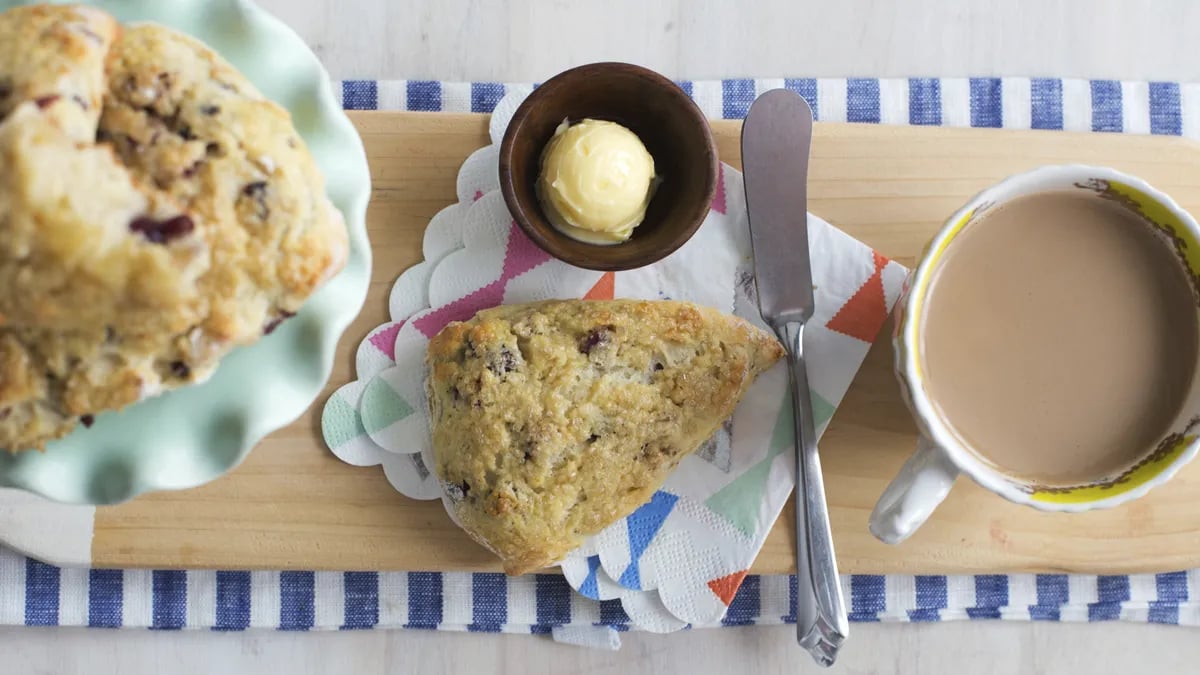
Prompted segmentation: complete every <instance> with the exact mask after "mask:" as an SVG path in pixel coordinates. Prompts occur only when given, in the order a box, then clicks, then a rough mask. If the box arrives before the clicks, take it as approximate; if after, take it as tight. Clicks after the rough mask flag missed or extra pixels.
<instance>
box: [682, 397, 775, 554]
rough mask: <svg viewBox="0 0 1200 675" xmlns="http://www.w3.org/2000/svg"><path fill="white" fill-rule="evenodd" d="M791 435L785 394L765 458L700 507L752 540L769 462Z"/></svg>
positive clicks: (769, 468) (769, 470) (768, 474)
mask: <svg viewBox="0 0 1200 675" xmlns="http://www.w3.org/2000/svg"><path fill="white" fill-rule="evenodd" d="M794 435H795V431H794V430H793V428H792V401H791V397H790V395H789V396H788V398H787V399H786V400H785V401H784V404H783V406H782V407H781V408H780V410H779V417H777V418H776V419H775V429H774V431H773V432H772V433H771V445H770V446H769V447H770V449H769V451H768V452H767V457H766V459H764V460H762V461H760V462H759V463H758V464H755V465H754V466H752V467H750V468H749V469H748V470H747V471H746V472H745V473H743V474H742V475H740V476H738V477H737V478H735V479H734V481H733V482H732V483H730V484H729V485H726V486H725V487H723V488H721V489H720V490H719V491H718V492H717V493H716V494H714V495H713V496H711V497H709V498H708V499H707V500H705V502H704V505H705V506H707V507H708V508H709V509H711V510H712V511H713V512H714V513H717V514H718V515H720V516H722V517H724V518H725V519H726V520H728V521H729V522H730V524H732V525H733V526H734V527H736V528H737V529H738V530H740V531H741V532H742V534H745V535H746V536H747V537H753V536H754V530H755V527H754V526H755V523H756V521H757V520H758V510H759V505H760V504H761V503H762V494H763V491H764V490H765V489H766V487H767V478H768V476H770V473H771V463H772V462H774V461H775V458H776V457H778V456H779V455H780V454H781V453H782V452H783V451H784V450H786V449H787V448H789V447H791V445H792V437H793V436H794Z"/></svg>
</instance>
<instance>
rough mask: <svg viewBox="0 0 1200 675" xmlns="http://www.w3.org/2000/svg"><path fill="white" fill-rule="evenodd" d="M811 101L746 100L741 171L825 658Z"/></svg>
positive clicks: (828, 639)
mask: <svg viewBox="0 0 1200 675" xmlns="http://www.w3.org/2000/svg"><path fill="white" fill-rule="evenodd" d="M812 123H813V118H812V109H811V108H809V106H808V103H806V102H805V100H804V99H803V98H801V97H800V96H799V95H798V94H796V93H794V92H791V91H788V90H786V89H775V90H772V91H768V92H766V93H764V94H763V95H761V96H759V97H758V99H757V100H755V101H754V103H753V105H751V106H750V111H749V113H748V114H747V115H746V121H745V123H744V124H743V126H742V171H743V179H744V181H745V187H746V207H747V211H748V214H749V220H750V242H751V247H752V249H753V254H754V281H755V288H756V290H757V293H758V306H759V311H760V312H761V313H762V317H763V320H764V321H765V322H766V323H767V324H768V325H769V326H771V328H772V329H773V330H774V331H775V333H776V335H778V336H779V339H780V341H781V342H782V343H783V345H784V347H785V348H786V349H787V352H788V365H789V372H790V374H791V380H792V405H793V413H794V418H793V422H794V425H795V433H796V572H797V582H798V583H797V593H796V637H797V640H798V641H799V643H800V645H801V646H803V647H804V648H805V649H807V650H808V651H809V652H810V653H811V654H812V655H813V658H814V659H815V660H816V661H817V662H818V663H820V664H821V665H824V666H829V665H832V664H833V662H834V660H835V659H836V658H837V652H838V649H839V648H840V647H841V645H842V642H843V641H844V640H845V639H846V635H847V634H848V633H849V626H848V623H847V617H846V609H845V603H844V600H843V598H842V587H841V583H840V582H839V580H838V574H837V560H836V558H835V556H834V551H833V537H832V535H831V532H830V527H829V510H828V505H827V504H826V502H825V487H824V481H823V479H822V476H821V463H820V457H819V456H818V454H817V442H816V431H815V427H814V425H813V419H812V397H811V394H810V392H809V388H808V372H807V368H806V364H805V360H804V324H805V322H807V321H808V320H809V319H810V318H812V315H813V310H814V307H815V304H816V303H815V300H814V297H813V286H812V259H811V258H810V256H809V244H808V159H809V147H810V145H811V142H812Z"/></svg>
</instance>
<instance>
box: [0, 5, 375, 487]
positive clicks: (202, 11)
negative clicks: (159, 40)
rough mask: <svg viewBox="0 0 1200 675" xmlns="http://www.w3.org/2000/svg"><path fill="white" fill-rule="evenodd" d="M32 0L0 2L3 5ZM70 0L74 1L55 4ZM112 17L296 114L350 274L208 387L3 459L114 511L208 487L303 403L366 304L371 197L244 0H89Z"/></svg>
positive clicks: (325, 89)
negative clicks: (166, 36) (157, 34)
mask: <svg viewBox="0 0 1200 675" xmlns="http://www.w3.org/2000/svg"><path fill="white" fill-rule="evenodd" d="M24 4H33V3H28V2H13V1H11V0H0V11H2V10H7V9H9V8H11V7H14V6H17V5H24ZM61 4H70V3H61ZM82 4H90V5H95V6H96V7H100V8H102V9H104V10H107V11H108V12H110V13H112V14H113V15H115V16H116V17H117V18H119V19H120V20H121V21H125V22H130V21H154V22H157V23H161V24H163V25H166V26H171V27H173V28H176V29H178V30H181V31H183V32H186V33H189V34H191V35H193V36H195V37H196V38H199V39H200V40H203V41H204V42H205V43H207V44H208V45H209V46H210V47H212V48H213V49H215V50H216V51H217V52H219V53H220V54H221V55H222V56H224V57H225V58H226V59H228V60H229V61H230V62H231V63H233V65H234V66H236V67H237V68H238V69H239V70H241V71H242V73H244V74H245V75H246V76H247V77H248V78H250V80H251V81H253V82H254V84H255V85H256V86H257V87H258V88H259V89H260V90H261V91H262V92H263V93H264V94H265V95H266V96H268V97H269V98H271V99H272V100H274V101H275V102H277V103H279V104H280V105H282V106H284V107H286V108H287V109H288V110H289V111H291V113H292V118H293V119H294V121H295V124H296V129H297V130H298V131H299V132H300V135H301V136H302V137H303V138H304V140H305V142H306V143H307V144H308V147H309V148H310V149H311V151H312V153H313V155H314V156H315V157H316V160H317V163H318V164H319V165H320V167H321V169H322V171H324V173H325V177H326V180H327V190H328V192H329V197H330V199H332V200H333V203H334V204H335V205H336V206H337V207H338V208H339V209H340V210H341V211H342V213H343V214H344V215H345V217H346V224H347V226H348V227H349V230H350V258H349V261H348V263H347V265H346V269H345V270H344V271H342V273H341V274H339V275H338V276H337V277H335V278H334V279H333V280H332V281H330V282H329V283H328V284H327V285H326V286H325V287H323V288H322V289H321V290H320V291H318V292H317V293H316V294H314V295H313V297H311V298H309V300H308V302H307V303H305V305H304V308H303V309H302V310H301V311H300V313H299V314H297V315H296V317H294V318H293V319H291V320H289V321H287V322H286V323H284V324H283V325H282V326H281V327H280V328H279V330H276V331H275V332H274V333H272V334H271V335H270V336H269V337H266V338H264V339H263V340H261V341H260V342H258V343H257V344H255V345H253V346H250V347H246V348H242V349H239V350H236V351H235V352H234V353H232V354H230V355H229V356H228V357H227V358H226V359H225V360H224V361H223V362H222V363H221V366H220V368H218V369H217V372H216V373H215V374H214V375H213V377H212V378H211V379H210V380H209V381H207V382H205V383H204V384H201V385H197V386H193V387H187V388H185V389H180V390H178V391H174V392H171V393H168V394H165V395H163V396H159V397H157V398H153V399H149V400H147V401H143V402H141V403H138V404H137V405H134V406H131V407H129V408H127V409H126V410H124V411H121V412H116V413H106V414H103V415H99V416H97V418H96V423H95V425H93V426H92V427H91V428H90V429H82V428H81V429H79V430H77V431H75V432H74V433H72V434H71V435H69V436H67V437H66V438H63V439H62V440H59V441H56V442H54V443H51V444H49V446H48V447H47V449H46V451H45V452H44V453H39V452H23V453H18V454H15V455H10V454H8V453H0V485H2V486H9V487H17V488H21V489H25V490H28V491H30V492H33V493H36V494H39V495H42V496H44V497H48V498H50V499H54V500H57V501H62V502H70V503H83V504H111V503H114V502H120V501H124V500H127V499H131V498H133V497H135V496H137V495H139V494H141V493H143V492H147V491H151V490H178V489H183V488H189V487H195V486H197V485H200V484H202V483H206V482H208V481H210V480H212V479H214V478H216V477H217V476H220V475H221V474H223V473H225V472H226V471H229V470H230V469H232V468H233V467H235V466H237V465H238V463H239V462H241V460H242V459H244V458H245V457H246V455H247V454H249V452H250V449H251V448H252V447H254V445H255V444H256V443H258V442H259V441H260V440H262V438H263V437H264V436H266V435H267V434H269V433H271V432H272V431H274V430H276V429H279V428H280V427H283V426H285V425H287V424H289V423H291V422H292V421H293V420H295V419H296V418H297V417H299V416H300V415H301V413H303V412H304V410H305V409H307V408H308V406H309V405H311V404H312V402H313V400H314V399H315V398H316V396H317V394H318V393H319V392H320V390H321V388H322V387H323V386H324V384H325V381H326V380H327V379H328V377H329V372H330V369H331V368H332V365H333V356H334V349H335V348H336V346H337V342H338V339H339V338H340V337H341V335H342V332H343V331H344V330H345V329H346V327H347V326H348V325H349V324H350V321H351V320H352V319H353V318H354V316H355V315H356V314H357V313H358V311H359V310H360V309H361V308H362V304H363V302H364V300H365V298H366V292H367V285H368V282H369V280H370V271H371V248H370V244H369V243H368V242H367V230H366V210H367V201H368V199H369V198H370V192H371V177H370V174H369V172H368V168H367V159H366V153H365V152H364V151H363V146H362V140H361V139H360V138H359V136H358V132H357V131H356V130H355V129H354V126H353V125H352V124H351V123H350V120H349V119H348V118H347V117H346V115H345V114H344V113H343V112H342V110H341V108H340V106H339V105H338V104H337V100H336V99H335V98H334V95H333V89H332V87H331V86H330V82H329V75H328V73H326V72H325V70H324V68H322V67H321V63H320V61H318V60H317V57H316V55H314V54H313V53H312V51H311V50H310V49H309V48H308V47H307V46H306V45H305V44H304V42H303V40H301V39H300V37H299V36H298V35H296V34H295V33H294V32H293V31H292V30H291V29H290V28H288V27H287V26H286V25H284V24H283V23H282V22H280V21H279V20H278V19H276V18H274V17H272V16H271V15H269V14H268V13H266V12H265V11H263V10H262V9H260V8H259V7H257V6H256V5H254V4H253V3H251V2H249V1H248V0H167V1H164V0H99V1H96V2H85V3H82Z"/></svg>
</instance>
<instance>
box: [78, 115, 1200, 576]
mask: <svg viewBox="0 0 1200 675" xmlns="http://www.w3.org/2000/svg"><path fill="white" fill-rule="evenodd" d="M353 119H354V121H355V123H356V124H357V125H358V128H359V130H360V131H361V132H362V135H363V138H364V140H365V142H366V147H367V154H368V156H369V159H370V163H371V172H372V175H373V176H374V181H375V185H374V198H373V201H372V204H371V208H370V212H369V215H368V225H369V229H370V236H371V241H372V243H373V246H374V251H375V268H374V274H373V279H372V284H371V290H370V295H369V297H368V298H367V302H366V307H365V309H364V310H363V312H362V314H361V315H360V316H359V317H358V319H357V320H356V321H355V323H354V324H353V325H352V326H351V328H350V329H349V330H348V331H347V332H346V335H345V337H344V338H343V340H342V343H341V345H340V348H339V353H338V356H337V361H336V364H335V367H334V371H333V376H332V378H331V380H330V383H329V385H328V387H327V389H326V392H325V394H324V395H322V396H321V397H320V398H319V399H318V401H317V403H316V404H315V405H314V406H313V408H312V409H311V410H310V411H309V412H308V413H307V414H306V415H305V416H304V417H303V418H302V419H300V420H299V421H298V422H296V423H295V424H293V425H291V426H290V427H288V428H286V429H283V430H281V431H279V432H278V433H276V434H274V435H272V436H271V437H270V438H268V439H267V440H265V441H264V442H263V443H262V445H261V446H260V447H258V448H257V449H255V450H254V452H253V453H251V455H250V457H249V458H248V459H247V460H246V462H245V463H244V464H243V465H242V466H240V467H239V468H238V469H237V470H235V471H233V472H232V473H230V474H229V475H227V476H224V477H223V478H221V479H219V480H217V481H215V482H213V483H211V484H209V485H207V486H204V487H201V488H197V489H193V490H186V491H182V492H164V493H159V494H152V495H147V496H144V497H141V498H139V499H136V500H134V501H132V502H129V503H126V504H122V505H119V506H111V507H101V508H98V509H96V510H95V512H94V537H93V540H92V546H91V556H90V557H91V563H92V564H93V565H95V566H119V567H157V568H168V567H186V568H226V569H247V568H265V569H332V570H358V569H374V570H495V569H498V566H497V565H496V561H495V560H494V559H493V558H492V557H491V556H490V555H489V554H488V553H486V552H485V551H484V550H483V549H482V548H480V547H479V546H477V545H476V544H474V543H473V542H471V541H470V540H469V539H468V538H467V537H466V535H465V534H463V533H462V532H460V531H459V530H457V529H456V528H455V527H454V526H453V525H452V524H451V522H450V520H449V519H448V518H447V516H446V514H445V513H444V511H443V510H442V506H441V504H440V503H438V502H436V501H434V502H418V501H412V500H409V499H407V498H405V497H403V496H401V495H399V494H397V493H396V492H395V491H394V490H393V489H392V488H391V487H390V486H389V485H388V483H387V482H386V481H385V480H384V477H383V474H382V472H381V471H380V470H379V469H378V468H355V467H351V466H348V465H346V464H343V463H342V462H340V461H339V460H338V459H336V458H335V457H334V456H333V455H332V454H331V453H330V452H329V451H328V450H327V449H326V448H325V447H324V445H323V443H322V441H321V437H320V432H319V418H320V411H321V408H322V406H323V405H324V403H325V400H326V398H327V396H328V394H329V393H330V392H332V391H333V390H334V389H335V388H336V387H338V386H340V385H341V384H343V383H345V382H347V381H349V380H350V379H352V377H353V371H352V368H353V366H352V362H353V353H354V350H355V347H356V346H357V345H358V344H359V342H360V341H362V339H363V338H364V336H365V335H366V334H367V332H368V331H369V330H370V329H372V328H373V327H375V326H376V325H378V324H380V323H382V322H384V321H385V320H386V319H387V316H386V311H387V310H386V307H387V301H386V298H387V294H388V291H389V289H390V288H391V285H392V282H393V281H394V280H395V279H396V277H397V276H398V275H399V274H400V273H401V272H402V271H403V270H404V269H405V268H407V267H409V266H410V265H413V264H415V263H417V262H419V261H420V259H421V236H422V231H423V229H424V227H425V224H426V223H427V222H428V221H429V219H430V217H431V216H433V215H434V214H435V213H436V212H437V211H438V210H440V209H441V208H443V207H444V206H446V205H448V204H450V203H452V202H453V201H454V199H455V176H456V173H457V170H458V168H459V165H460V164H461V163H462V161H463V160H464V159H465V158H466V157H467V155H468V154H470V153H471V152H472V151H474V150H475V149H477V148H479V147H481V146H483V145H485V144H486V143H488V136H487V117H485V116H483V115H452V114H442V113H436V114H419V113H355V114H353ZM713 128H714V132H715V134H716V137H717V141H718V144H719V147H720V151H721V156H722V158H723V159H724V160H725V161H726V162H729V163H731V164H733V165H735V166H740V157H739V152H738V135H739V130H740V125H739V123H737V122H714V124H713ZM812 154H813V157H812V176H811V188H810V197H811V209H812V210H813V212H815V213H818V214H820V215H821V216H822V217H824V218H825V219H827V220H829V221H830V222H832V223H834V224H836V225H838V226H839V227H841V228H843V229H845V230H846V231H847V232H849V233H850V234H852V235H854V236H855V237H858V238H859V239H861V240H863V241H865V242H867V243H868V244H870V245H872V246H874V247H875V248H877V249H878V250H879V251H881V252H882V253H884V254H885V255H887V256H890V257H892V258H894V259H896V260H899V261H900V262H902V263H904V264H906V265H911V264H912V263H913V261H914V259H915V257H916V256H917V255H918V254H919V253H920V251H921V249H922V247H923V246H924V245H925V243H926V241H927V240H928V239H929V237H930V236H931V235H932V234H933V233H934V232H935V230H936V229H937V228H938V227H939V225H940V224H941V223H942V221H943V219H945V218H946V217H947V216H948V215H949V214H950V213H952V212H953V211H954V210H955V209H956V208H957V207H958V206H959V205H960V204H962V203H963V202H965V201H966V200H967V199H968V198H969V197H970V196H971V195H973V194H974V193H975V192H977V191H978V190H980V189H982V188H984V187H985V186H987V185H989V184H991V183H994V182H996V181H997V180H999V179H1001V178H1003V177H1004V176H1007V175H1009V174H1011V173H1014V172H1017V171H1022V170H1025V169H1029V168H1032V167H1034V166H1037V165H1040V164H1048V163H1063V162H1083V163H1093V164H1103V165H1108V166H1112V167H1115V168H1118V169H1121V170H1124V171H1128V172H1131V173H1133V174H1136V175H1139V176H1141V177H1143V178H1145V179H1147V180H1148V181H1150V182H1151V183H1152V184H1155V185H1156V186H1158V187H1159V188H1161V189H1163V190H1165V191H1166V192H1168V193H1169V194H1171V195H1173V196H1174V197H1175V198H1176V199H1177V200H1179V201H1180V202H1181V203H1182V204H1183V206H1184V207H1185V208H1188V209H1190V210H1191V211H1192V212H1197V213H1200V146H1197V145H1196V144H1195V143H1192V142H1190V141H1187V140H1181V139H1168V138H1151V137H1137V136H1127V135H1105V134H1069V133H1061V132H1036V131H1035V132H1017V131H1000V130H994V131H993V130H969V129H942V128H921V127H885V126H870V125H845V124H818V125H817V126H816V130H815V139H814V142H813V152H812ZM818 255H819V253H818ZM1115 328H1116V329H1119V328H1120V326H1119V324H1117V325H1116V326H1115ZM891 358H892V355H891V349H890V346H889V344H888V342H887V335H882V336H881V337H880V341H879V342H878V343H877V344H876V345H875V346H874V348H873V349H872V350H871V352H870V355H869V356H868V357H867V360H866V363H865V364H864V365H863V367H862V370H861V372H860V373H859V375H858V377H857V379H856V380H855V382H854V384H853V386H852V387H851V389H850V391H849V393H848V394H847V395H846V398H845V400H844V401H843V403H842V406H841V408H840V409H839V410H838V412H837V414H836V416H835V417H834V418H833V422H832V424H831V426H830V427H829V430H828V432H827V433H826V434H825V437H824V439H823V441H822V444H821V453H822V461H823V463H824V466H825V472H826V485H827V491H828V496H829V500H830V502H831V503H830V506H831V513H832V516H831V517H832V524H833V532H834V537H835V539H836V547H837V553H838V558H839V562H840V564H841V569H842V571H843V572H850V573H884V572H906V573H954V572H989V571H990V572H1008V571H1050V570H1053V571H1079V572H1112V573H1123V572H1134V571H1158V570H1171V569H1181V568H1189V567H1197V566H1200V463H1196V464H1193V465H1192V466H1191V467H1190V468H1188V469H1185V470H1184V471H1183V472H1181V474H1180V475H1179V476H1178V477H1177V478H1176V479H1175V480H1174V481H1173V482H1171V483H1170V484H1169V485H1167V486H1165V487H1162V488H1160V489H1158V490H1156V491H1154V492H1153V493H1152V494H1151V495H1150V496H1148V497H1146V498H1144V499H1142V500H1140V501H1138V502H1135V503H1133V504H1131V505H1128V506H1125V507H1123V508H1120V509H1116V510H1112V511H1105V512H1093V513H1088V514H1083V515H1076V516H1068V515H1050V514H1044V513H1039V512H1037V511H1035V510H1033V509H1030V508H1026V507H1020V506H1015V505H1013V504H1010V503H1008V502H1006V501H1004V500H1002V499H1000V498H998V497H995V496H992V495H990V494H988V493H985V492H984V491H983V490H981V489H979V488H978V487H976V486H975V485H974V484H972V483H971V482H970V481H967V480H965V479H964V480H963V481H960V483H959V485H958V486H957V487H956V488H955V489H954V491H953V492H952V494H951V496H950V498H949V499H948V500H947V501H946V503H945V504H944V505H943V506H942V507H941V508H940V509H939V510H938V511H937V512H936V514H935V515H934V516H933V518H932V520H931V521H930V522H929V523H928V524H927V525H926V526H925V527H924V528H923V529H921V530H920V531H919V532H918V533H917V534H916V535H915V536H914V537H913V538H912V539H911V540H909V541H908V542H906V543H904V544H903V545H900V546H897V547H890V546H886V545H884V544H881V543H879V542H877V541H876V540H875V539H873V538H872V537H871V535H870V534H869V533H868V532H867V515H868V514H869V513H870V511H871V508H872V506H873V504H874V502H875V499H876V498H877V497H878V495H879V494H880V492H881V491H882V490H883V488H884V486H885V485H886V484H887V482H888V480H889V479H890V478H891V477H892V476H893V475H894V474H895V473H896V471H897V470H898V469H899V468H900V465H901V463H902V462H903V461H904V459H905V458H906V457H907V456H908V454H909V452H910V451H911V450H912V448H913V444H914V442H915V432H914V427H913V423H912V421H911V419H910V418H909V415H908V413H907V411H906V409H905V408H904V405H903V404H902V403H901V401H900V398H899V393H898V388H897V385H896V384H895V382H894V380H893V378H892V374H891ZM785 514H786V515H785V516H784V517H783V518H781V519H780V521H779V523H778V524H777V526H776V528H775V530H774V531H773V532H772V534H771V536H770V538H769V539H768V541H767V543H766V546H765V547H764V548H763V551H762V553H761V554H760V555H759V558H758V562H757V563H756V564H755V566H754V570H755V571H757V572H760V573H782V572H788V571H790V570H793V569H794V557H793V539H794V535H793V534H792V533H793V517H792V509H791V507H790V506H789V507H788V508H787V509H786V510H785Z"/></svg>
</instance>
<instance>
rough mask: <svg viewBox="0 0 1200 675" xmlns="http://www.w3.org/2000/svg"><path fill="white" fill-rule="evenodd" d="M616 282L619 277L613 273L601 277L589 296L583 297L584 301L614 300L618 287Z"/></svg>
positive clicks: (588, 293)
mask: <svg viewBox="0 0 1200 675" xmlns="http://www.w3.org/2000/svg"><path fill="white" fill-rule="evenodd" d="M616 281H617V277H616V275H615V274H613V273H612V272H605V273H604V274H603V275H602V276H601V277H600V281H597V282H596V285H595V286H592V290H590V291H588V292H587V295H585V296H583V299H584V300H612V299H613V289H614V288H615V286H616Z"/></svg>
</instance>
